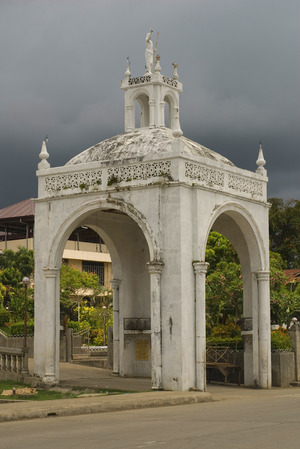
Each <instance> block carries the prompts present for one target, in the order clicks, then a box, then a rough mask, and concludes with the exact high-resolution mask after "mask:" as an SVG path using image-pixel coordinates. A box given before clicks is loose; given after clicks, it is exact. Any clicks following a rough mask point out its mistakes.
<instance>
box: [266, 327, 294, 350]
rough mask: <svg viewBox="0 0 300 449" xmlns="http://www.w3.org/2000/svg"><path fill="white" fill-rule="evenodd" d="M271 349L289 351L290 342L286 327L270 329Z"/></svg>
mask: <svg viewBox="0 0 300 449" xmlns="http://www.w3.org/2000/svg"><path fill="white" fill-rule="evenodd" d="M271 349H272V351H291V349H292V342H291V338H290V336H289V335H288V333H287V331H286V329H283V328H282V327H279V328H278V329H276V330H274V331H271Z"/></svg>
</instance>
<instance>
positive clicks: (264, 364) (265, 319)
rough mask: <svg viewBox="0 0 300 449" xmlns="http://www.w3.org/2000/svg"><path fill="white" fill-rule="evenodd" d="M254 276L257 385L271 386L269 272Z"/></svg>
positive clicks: (261, 386) (258, 272)
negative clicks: (256, 319)
mask: <svg viewBox="0 0 300 449" xmlns="http://www.w3.org/2000/svg"><path fill="white" fill-rule="evenodd" d="M256 278H257V284H258V285H257V287H258V349H259V387H260V388H271V387H272V377H271V376H272V368H271V328H270V272H269V271H264V270H261V271H257V272H256Z"/></svg>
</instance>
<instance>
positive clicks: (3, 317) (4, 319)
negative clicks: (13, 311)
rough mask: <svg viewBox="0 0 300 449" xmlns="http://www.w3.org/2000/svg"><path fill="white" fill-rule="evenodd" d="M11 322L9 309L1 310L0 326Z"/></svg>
mask: <svg viewBox="0 0 300 449" xmlns="http://www.w3.org/2000/svg"><path fill="white" fill-rule="evenodd" d="M8 322H9V311H8V310H5V309H3V310H0V326H4V323H8Z"/></svg>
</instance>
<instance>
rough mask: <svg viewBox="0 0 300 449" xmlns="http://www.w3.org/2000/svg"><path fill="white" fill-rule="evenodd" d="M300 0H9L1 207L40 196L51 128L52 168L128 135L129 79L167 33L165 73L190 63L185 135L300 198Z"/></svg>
mask: <svg viewBox="0 0 300 449" xmlns="http://www.w3.org/2000/svg"><path fill="white" fill-rule="evenodd" d="M299 5H300V4H299V2H298V0H297V1H292V0H287V1H284V2H283V1H281V0H280V1H279V0H251V1H245V0H215V1H209V0H203V1H201V0H195V1H192V0H187V1H185V2H182V1H174V0H160V1H158V0H154V1H151V2H150V1H143V0H128V1H126V2H124V1H122V0H106V1H105V0H85V1H84V2H83V1H82V0H63V1H62V0H45V1H43V0H31V1H30V0H19V1H17V0H9V1H5V0H2V1H1V2H0V40H1V47H0V56H1V69H0V89H1V101H0V151H1V156H2V157H1V176H0V192H1V196H0V207H5V206H7V205H9V204H11V203H13V202H17V201H21V200H23V199H25V198H27V197H29V196H36V195H37V182H36V178H35V170H36V167H37V163H38V162H39V159H38V154H39V151H40V146H41V142H42V139H43V137H44V135H45V133H48V134H49V143H48V151H49V153H50V159H49V161H50V163H51V165H52V166H56V165H63V164H64V163H65V162H67V160H68V159H70V158H71V157H73V156H74V155H76V154H77V153H79V152H80V151H82V150H84V149H85V148H87V147H89V146H91V145H93V144H95V143H97V142H99V141H101V140H103V139H105V138H108V137H110V136H112V135H115V134H118V133H121V132H123V94H122V92H121V91H120V89H119V86H120V80H121V78H122V77H123V74H124V71H125V68H126V57H127V56H129V57H130V60H131V69H132V74H133V75H134V76H139V75H142V74H143V73H144V39H145V35H146V32H147V31H148V30H149V29H150V28H151V27H152V28H153V29H154V36H156V32H157V31H159V32H160V37H159V43H158V52H159V54H160V55H161V66H162V72H163V73H164V74H166V75H169V76H170V75H171V74H172V67H171V64H172V62H173V61H175V60H176V61H177V62H178V63H179V69H178V70H179V76H180V80H181V81H182V82H183V84H184V92H183V94H182V95H181V126H182V129H183V131H184V135H185V136H187V137H189V138H191V139H193V140H196V141H198V142H200V143H202V144H203V145H205V146H207V147H209V148H212V149H214V150H215V151H218V152H219V153H221V154H223V155H224V156H226V157H228V158H229V159H231V160H232V161H233V162H234V163H235V164H236V165H238V166H240V167H242V168H247V169H249V170H255V168H256V165H255V161H256V159H257V154H258V146H259V141H260V140H261V141H262V143H263V149H264V154H265V158H266V159H267V169H268V174H269V177H270V183H269V196H279V197H285V198H289V197H294V198H298V199H299V197H300V187H299V179H300V167H299V165H300V164H299V123H300V117H299V115H300V111H299V104H300V102H299V100H300V98H299V97H300V86H299V76H300V67H299V50H298V45H299V44H298V42H299V38H300V36H299V34H300V31H299V30H300V28H299V26H298V22H299V14H300V6H299Z"/></svg>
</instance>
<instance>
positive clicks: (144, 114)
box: [130, 88, 150, 128]
mask: <svg viewBox="0 0 300 449" xmlns="http://www.w3.org/2000/svg"><path fill="white" fill-rule="evenodd" d="M136 102H138V103H139V106H140V108H141V120H140V123H141V125H140V127H141V128H145V127H149V126H150V104H149V102H150V92H149V91H148V90H147V89H143V88H141V89H139V90H138V91H137V92H134V95H132V96H131V97H130V103H131V105H132V115H133V119H134V123H135V126H134V128H139V127H138V126H137V124H136Z"/></svg>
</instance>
